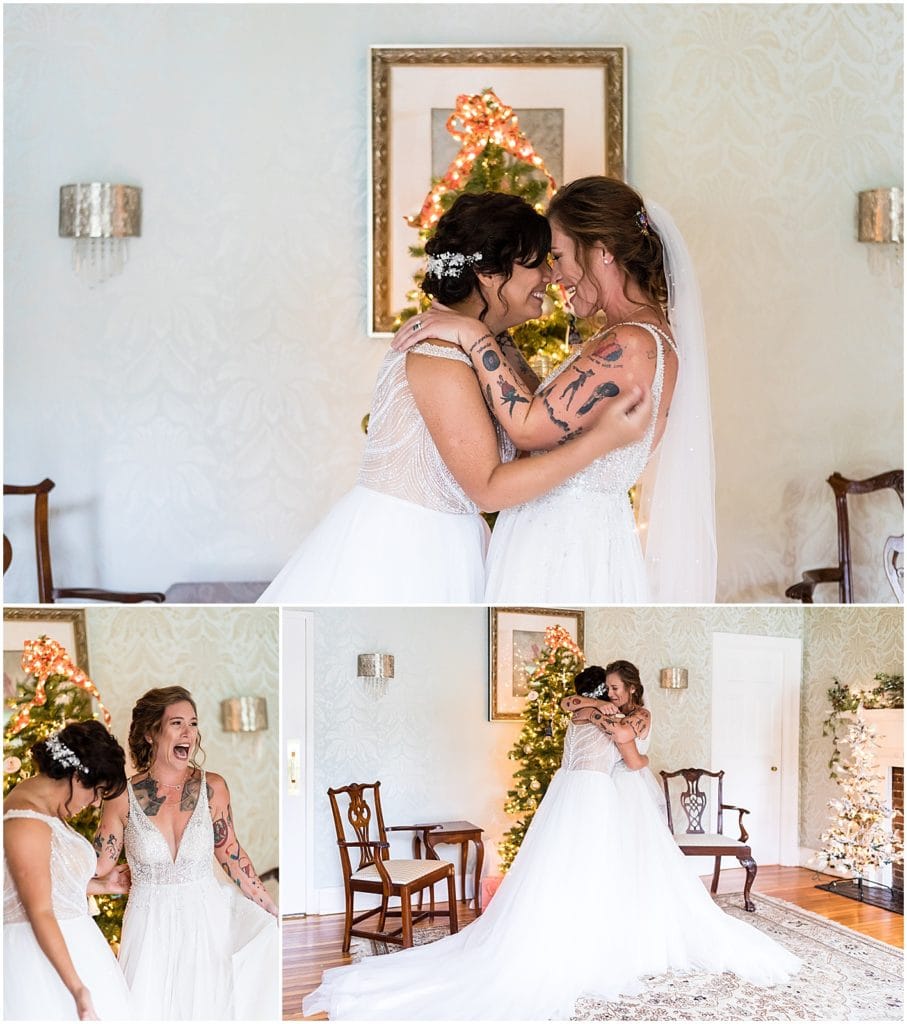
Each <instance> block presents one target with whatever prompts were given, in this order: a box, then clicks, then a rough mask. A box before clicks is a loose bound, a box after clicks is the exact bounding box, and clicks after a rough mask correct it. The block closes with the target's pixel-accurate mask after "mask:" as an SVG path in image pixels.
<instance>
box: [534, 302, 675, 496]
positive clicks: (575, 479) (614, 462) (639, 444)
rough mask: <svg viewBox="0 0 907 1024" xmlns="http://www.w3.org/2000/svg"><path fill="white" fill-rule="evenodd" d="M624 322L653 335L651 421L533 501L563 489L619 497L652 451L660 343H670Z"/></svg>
mask: <svg viewBox="0 0 907 1024" xmlns="http://www.w3.org/2000/svg"><path fill="white" fill-rule="evenodd" d="M626 325H627V326H629V327H642V328H643V329H644V330H646V331H648V332H649V333H650V334H651V335H652V337H653V338H654V339H655V348H656V359H655V377H654V379H653V381H652V422H651V423H650V424H649V428H648V430H646V432H645V434H644V435H643V436H642V438H640V440H639V441H634V442H633V443H632V444H628V445H625V446H624V447H623V448H616V449H614V450H613V451H610V452H606V453H605V454H604V455H603V456H601V458H598V459H596V460H595V461H594V462H592V463H590V464H589V465H588V466H586V467H585V468H584V469H581V470H580V471H579V472H578V473H576V474H574V475H573V476H572V477H570V479H569V480H565V481H564V483H562V484H560V485H558V486H557V487H555V488H553V489H552V490H550V491H548V493H547V494H544V495H542V496H541V497H540V498H536V499H535V501H534V502H533V504H535V505H538V504H544V503H545V501H546V500H548V499H549V498H551V497H552V496H554V495H561V494H567V493H576V494H578V495H582V494H588V493H596V494H614V495H618V496H620V498H621V499H622V501H623V499H624V496H625V495H626V493H627V491H628V490H629V489H630V488H631V487H632V486H633V485H634V484H635V483H636V481H637V480H638V479H639V478H640V476H641V475H642V471H643V470H644V469H645V468H646V463H647V462H648V461H649V456H650V454H651V452H652V440H653V438H654V437H655V426H656V423H657V421H658V410H659V407H660V405H661V393H662V390H663V389H664V373H665V360H664V345H665V343H667V344H668V345H670V346H671V347H672V348H673V347H674V343H673V341H672V340H671V338H670V337H669V335H667V334H665V332H664V331H662V330H661V329H660V328H658V327H655V326H654V325H653V324H646V323H637V322H635V321H627V324H626ZM581 352H582V350H581V349H578V350H577V351H576V352H575V353H574V354H573V355H572V356H570V357H569V358H567V359H565V360H564V362H563V363H561V365H560V366H558V367H557V369H556V370H555V371H554V373H553V374H551V375H549V376H548V377H547V378H546V379H545V380H544V381H542V383H541V384H540V385H539V390H541V389H542V388H545V387H548V386H549V385H550V384H551V382H552V381H554V380H556V379H557V378H558V377H559V376H560V375H561V374H562V373H563V372H564V371H565V370H566V369H567V368H568V367H569V366H571V365H572V364H573V363H574V362H575V361H576V360H577V359H578V358H579V356H580V355H581ZM536 394H538V391H537V392H536ZM533 454H538V453H533Z"/></svg>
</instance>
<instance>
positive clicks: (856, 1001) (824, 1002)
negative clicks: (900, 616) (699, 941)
mask: <svg viewBox="0 0 907 1024" xmlns="http://www.w3.org/2000/svg"><path fill="white" fill-rule="evenodd" d="M752 895H753V899H754V901H755V903H756V913H755V914H748V913H746V911H745V910H744V909H743V907H742V906H740V896H739V894H729V895H726V896H718V897H717V903H718V904H719V906H720V907H721V908H722V910H724V911H725V912H726V913H728V914H731V915H732V916H733V917H736V918H738V919H739V920H741V921H744V922H746V924H748V925H751V926H752V927H754V928H758V929H759V930H760V931H763V932H765V934H766V935H769V936H771V937H772V938H773V939H775V940H776V941H777V942H780V943H781V945H783V946H786V947H787V949H789V950H790V951H791V952H792V953H794V954H795V955H796V956H798V957H799V958H800V959H801V960H802V961H803V967H802V968H801V969H800V971H799V972H798V973H797V974H796V975H794V977H793V978H791V980H790V981H789V982H788V983H787V984H786V985H776V986H775V987H774V988H766V989H763V988H758V987H756V986H755V985H751V984H749V983H748V982H745V981H741V980H740V979H739V978H737V977H736V976H735V975H733V974H675V973H673V972H670V973H668V974H661V975H658V976H656V977H651V978H647V979H645V981H646V988H645V991H644V992H643V993H642V994H640V995H638V996H635V997H633V998H627V999H621V1000H620V1001H619V1002H605V1001H603V1000H600V999H595V998H592V997H584V998H581V999H579V1000H577V1003H576V1011H575V1015H574V1017H573V1018H572V1019H573V1020H622V1021H633V1020H653V1021H654V1020H726V1021H732V1020H817V1021H818V1020H836V1021H844V1020H903V1019H904V1002H903V965H904V957H903V953H902V951H901V950H900V949H896V948H895V947H894V946H889V945H887V944H886V943H884V942H877V941H876V940H875V939H870V938H867V937H866V936H864V935H860V934H859V933H857V932H854V931H851V930H850V929H849V928H844V927H842V926H841V925H838V924H835V923H834V922H832V921H829V920H827V919H826V918H824V917H820V916H819V915H818V914H813V913H810V912H809V911H808V910H802V909H801V908H800V907H797V906H794V904H792V903H786V902H785V901H784V900H779V899H775V897H773V896H762V895H760V894H759V893H753V894H752ZM446 934H447V927H446V926H445V925H441V926H435V927H429V928H417V929H416V931H415V935H414V940H415V942H416V944H417V945H422V944H423V943H426V942H433V941H434V940H435V939H440V938H443V937H444V936H445V935H446ZM389 948H390V950H394V949H397V948H399V947H397V946H391V947H388V946H386V945H385V944H384V943H372V942H369V941H368V940H362V939H354V940H353V945H352V949H351V950H350V952H351V955H352V958H353V960H354V961H356V960H361V959H362V957H363V956H371V955H380V954H382V953H386V952H388V949H389Z"/></svg>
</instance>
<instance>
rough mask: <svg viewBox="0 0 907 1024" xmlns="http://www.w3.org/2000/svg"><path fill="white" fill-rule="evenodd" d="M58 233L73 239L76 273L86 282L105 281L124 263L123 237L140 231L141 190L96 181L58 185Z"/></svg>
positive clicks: (133, 186) (131, 235)
mask: <svg viewBox="0 0 907 1024" xmlns="http://www.w3.org/2000/svg"><path fill="white" fill-rule="evenodd" d="M59 233H60V237H61V238H72V239H75V244H74V247H73V256H72V263H73V269H74V270H75V271H76V273H77V274H79V276H80V277H83V278H84V279H85V280H86V281H88V283H89V284H90V285H96V284H100V283H101V282H102V281H106V280H107V278H109V277H112V276H113V275H114V274H119V273H120V272H121V271H122V270H123V267H124V266H125V265H126V261H127V259H128V258H129V252H128V248H127V241H126V240H127V239H128V238H138V237H139V236H140V235H141V233H142V190H141V189H140V188H138V187H137V186H135V185H111V184H108V183H105V182H97V181H93V182H88V183H86V184H80V185H63V186H61V188H60V226H59Z"/></svg>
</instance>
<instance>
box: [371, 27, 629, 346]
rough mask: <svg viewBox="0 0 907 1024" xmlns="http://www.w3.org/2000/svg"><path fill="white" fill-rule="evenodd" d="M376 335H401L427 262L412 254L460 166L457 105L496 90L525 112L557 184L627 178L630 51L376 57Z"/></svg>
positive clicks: (407, 51)
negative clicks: (419, 219) (455, 165)
mask: <svg viewBox="0 0 907 1024" xmlns="http://www.w3.org/2000/svg"><path fill="white" fill-rule="evenodd" d="M370 56H371V163H370V176H371V194H370V196H371V204H370V210H369V221H370V239H369V314H368V315H369V334H370V335H372V336H373V337H374V336H381V335H386V334H388V333H390V330H391V325H392V323H393V320H394V316H395V315H396V313H397V311H399V310H400V309H403V308H404V307H405V306H406V305H407V301H406V293H407V291H411V290H412V288H413V275H414V274H415V272H416V271H417V270H418V269H419V261H418V260H417V259H415V258H414V257H412V256H410V254H409V247H410V246H412V245H417V244H418V243H419V237H418V230H417V229H416V228H414V227H411V226H410V225H409V224H408V223H407V220H406V218H407V217H410V216H412V215H414V214H418V213H419V211H420V209H421V207H422V204H423V202H424V201H425V197H426V195H427V194H428V192H429V190H430V189H431V188H432V185H433V182H434V181H436V180H437V179H439V178H441V177H443V175H444V173H445V171H446V170H447V168H448V166H449V165H450V163H451V162H452V161H453V160H454V159H455V158H456V155H457V152H458V149H459V143H458V142H457V141H456V140H455V139H453V138H452V136H451V135H450V134H449V133H448V131H447V129H446V127H445V126H446V123H447V118H448V117H449V116H450V115H451V114H452V113H453V111H454V107H455V104H456V100H457V97H458V96H460V95H475V94H477V93H480V92H482V91H483V90H484V89H488V88H490V89H492V90H493V91H494V92H495V93H496V95H497V96H498V97H499V99H500V100H501V101H502V102H503V103H504V104H506V105H507V106H508V107H512V108H513V110H514V113H515V114H516V116H517V118H518V120H519V125H520V128H521V129H522V130H523V131H524V132H525V134H526V135H527V136H528V137H529V139H530V140H531V141H532V143H533V145H534V148H535V150H536V152H537V153H538V154H539V156H541V157H542V159H543V161H544V162H545V165H546V167H547V168H548V169H549V171H550V173H551V175H552V176H553V178H554V180H555V182H556V183H557V184H558V185H561V184H563V183H564V182H568V181H572V180H573V179H574V178H580V177H583V176H584V175H587V174H608V175H610V176H612V177H616V178H623V177H624V174H625V156H624V154H625V150H626V88H625V66H626V54H625V51H624V48H623V47H622V46H598V47H494V46H487V47H482V48H476V47H465V46H463V47H459V46H457V47H450V46H446V47H435V46H432V47H418V48H414V47H410V46H390V47H378V46H373V47H371V48H370Z"/></svg>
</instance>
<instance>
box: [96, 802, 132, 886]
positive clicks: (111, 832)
mask: <svg viewBox="0 0 907 1024" xmlns="http://www.w3.org/2000/svg"><path fill="white" fill-rule="evenodd" d="M128 814H129V798H128V796H127V795H126V793H121V794H120V795H119V796H117V797H114V798H113V800H105V801H104V803H103V804H102V805H101V822H100V824H99V825H98V831H97V832H96V833H95V837H94V843H93V844H92V845H93V846H94V852H95V853H96V854H97V855H98V866H97V870H96V871H95V878H96V879H101V878H107V877H108V876H111V872H112V871H114V869H115V868H116V866H117V861H118V860H119V859H120V854H121V853H122V852H123V834H124V832H125V829H126V818H127V816H128ZM114 877H116V876H111V878H114ZM102 891H109V890H102ZM114 891H117V890H114Z"/></svg>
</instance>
